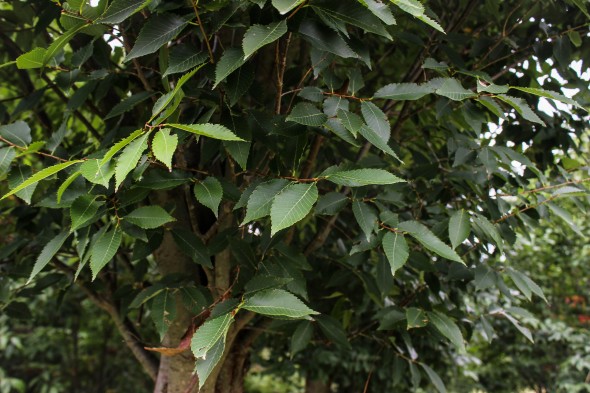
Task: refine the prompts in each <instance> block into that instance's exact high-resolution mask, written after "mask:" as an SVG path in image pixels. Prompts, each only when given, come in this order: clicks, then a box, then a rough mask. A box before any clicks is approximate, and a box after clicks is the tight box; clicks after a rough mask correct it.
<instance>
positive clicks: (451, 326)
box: [427, 311, 465, 353]
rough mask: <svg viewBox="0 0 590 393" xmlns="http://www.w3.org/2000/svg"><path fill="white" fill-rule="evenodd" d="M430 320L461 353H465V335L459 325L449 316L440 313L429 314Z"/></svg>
mask: <svg viewBox="0 0 590 393" xmlns="http://www.w3.org/2000/svg"><path fill="white" fill-rule="evenodd" d="M427 315H428V319H429V320H430V322H432V324H433V325H434V326H435V327H436V329H437V330H438V331H439V332H440V333H441V334H442V335H443V336H445V337H446V338H448V339H449V341H451V343H453V345H454V346H455V347H456V348H457V349H458V350H459V351H460V352H461V353H465V342H464V341H463V335H462V334H461V330H460V329H459V327H458V326H457V324H456V323H455V322H454V321H453V320H452V319H451V318H449V317H448V316H447V315H445V314H442V313H440V312H438V311H434V312H428V313H427Z"/></svg>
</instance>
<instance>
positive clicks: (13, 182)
mask: <svg viewBox="0 0 590 393" xmlns="http://www.w3.org/2000/svg"><path fill="white" fill-rule="evenodd" d="M32 173H33V172H32V170H31V167H28V166H23V165H17V166H16V167H14V168H12V170H11V171H10V173H9V174H8V178H7V180H8V187H10V188H15V187H18V185H19V184H22V183H23V182H25V181H26V180H27V178H29V177H31V174H32ZM36 188H37V183H33V184H31V185H29V186H27V187H25V188H24V189H22V190H19V191H18V192H16V193H15V195H16V196H17V197H19V198H20V199H22V200H23V201H25V202H26V203H31V199H32V198H33V193H34V192H35V189H36Z"/></svg>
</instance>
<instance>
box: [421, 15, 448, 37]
mask: <svg viewBox="0 0 590 393" xmlns="http://www.w3.org/2000/svg"><path fill="white" fill-rule="evenodd" d="M417 18H418V19H420V20H421V21H422V22H424V23H426V24H427V25H429V26H430V27H434V28H435V29H436V30H438V31H440V32H441V33H443V34H446V33H445V29H443V28H442V26H441V25H439V24H438V22H437V21H435V20H434V19H431V18H430V17H429V16H428V15H421V16H418V17H417Z"/></svg>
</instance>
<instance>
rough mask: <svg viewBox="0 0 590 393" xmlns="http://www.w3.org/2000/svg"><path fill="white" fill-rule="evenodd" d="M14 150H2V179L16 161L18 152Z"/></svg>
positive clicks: (0, 164)
mask: <svg viewBox="0 0 590 393" xmlns="http://www.w3.org/2000/svg"><path fill="white" fill-rule="evenodd" d="M14 150H15V149H14V147H12V146H8V147H3V148H1V149H0V177H2V176H4V175H5V174H6V173H8V169H10V164H11V163H12V160H14V157H16V152H15V151H14Z"/></svg>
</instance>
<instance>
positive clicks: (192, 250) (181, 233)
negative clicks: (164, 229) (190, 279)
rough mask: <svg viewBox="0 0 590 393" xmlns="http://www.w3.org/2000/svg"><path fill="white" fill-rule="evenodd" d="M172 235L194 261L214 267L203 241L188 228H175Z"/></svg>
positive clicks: (179, 246)
mask: <svg viewBox="0 0 590 393" xmlns="http://www.w3.org/2000/svg"><path fill="white" fill-rule="evenodd" d="M172 237H174V241H175V242H176V245H178V248H179V249H180V251H182V252H183V253H184V254H186V255H187V256H189V257H190V258H191V259H192V260H193V262H195V263H198V264H199V265H202V266H205V267H208V268H212V267H213V265H212V264H211V258H210V257H209V252H208V251H207V247H206V246H205V244H203V241H202V240H201V239H199V238H198V237H197V236H195V234H194V233H192V232H191V231H189V230H186V229H178V228H177V229H173V230H172Z"/></svg>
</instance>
